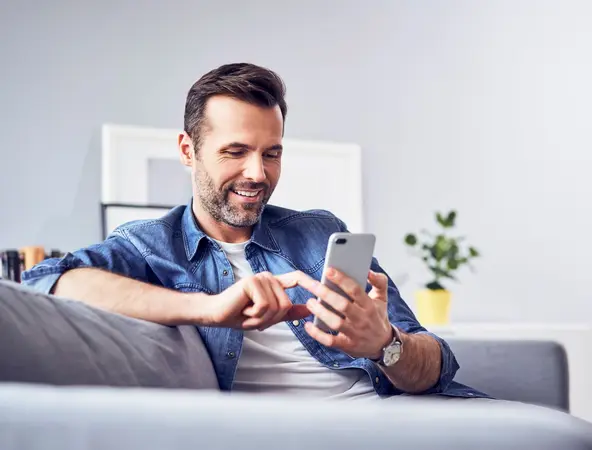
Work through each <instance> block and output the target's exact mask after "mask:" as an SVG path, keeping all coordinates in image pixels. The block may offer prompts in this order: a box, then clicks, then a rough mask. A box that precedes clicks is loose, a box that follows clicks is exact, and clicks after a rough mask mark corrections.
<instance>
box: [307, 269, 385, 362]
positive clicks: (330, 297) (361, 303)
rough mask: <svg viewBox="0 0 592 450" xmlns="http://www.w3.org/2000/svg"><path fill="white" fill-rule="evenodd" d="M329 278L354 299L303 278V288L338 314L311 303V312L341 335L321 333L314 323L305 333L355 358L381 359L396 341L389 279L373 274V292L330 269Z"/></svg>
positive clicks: (312, 301) (318, 304)
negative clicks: (390, 315)
mask: <svg viewBox="0 0 592 450" xmlns="http://www.w3.org/2000/svg"><path fill="white" fill-rule="evenodd" d="M327 276H328V278H329V279H330V280H331V281H332V282H333V283H335V284H336V285H337V286H339V287H340V288H341V289H342V290H343V291H344V292H345V293H346V294H347V295H348V296H349V297H350V298H351V299H352V301H350V300H348V299H347V298H345V297H343V296H341V295H339V294H337V293H336V292H334V291H332V290H331V289H329V288H328V287H326V286H324V285H322V284H321V283H318V282H316V281H312V282H311V281H309V280H308V279H305V278H302V279H300V280H299V284H300V285H301V286H302V287H304V288H305V289H307V290H309V291H310V292H312V293H313V294H315V295H316V296H318V297H319V298H321V299H322V300H323V301H324V302H325V303H327V304H328V305H329V306H331V307H332V308H333V309H335V310H336V311H338V312H339V313H340V315H341V316H340V315H338V314H336V313H335V312H333V311H331V310H329V309H328V308H326V307H325V306H323V304H322V303H321V302H319V301H317V300H316V299H310V300H309V301H308V302H307V306H308V309H309V310H310V311H311V312H312V313H313V314H314V315H316V316H317V317H318V318H319V319H321V320H322V321H323V322H324V323H325V324H327V326H329V328H331V329H332V330H334V331H338V334H337V335H332V334H328V333H325V332H324V331H321V330H320V329H319V328H318V327H316V326H315V325H313V324H312V323H311V322H307V323H306V325H305V329H306V331H307V332H308V334H309V335H310V336H311V337H312V338H314V339H316V340H317V341H318V342H320V343H321V344H323V345H326V346H327V347H335V348H337V349H339V350H341V351H343V352H345V353H347V354H349V355H350V356H352V357H354V358H378V357H380V355H381V352H382V348H383V347H385V346H386V345H387V344H388V343H389V342H390V341H391V340H392V338H393V329H392V327H391V324H390V323H389V319H388V313H387V301H388V291H387V289H388V279H387V277H386V275H384V274H381V273H375V272H372V271H370V273H369V274H368V281H369V282H370V284H371V285H372V290H371V291H370V293H369V294H366V292H365V290H364V289H363V288H362V287H361V286H360V285H358V284H357V283H356V282H355V281H354V280H352V279H351V278H349V277H347V276H345V275H344V274H343V273H341V272H339V271H337V270H335V269H329V270H328V271H327Z"/></svg>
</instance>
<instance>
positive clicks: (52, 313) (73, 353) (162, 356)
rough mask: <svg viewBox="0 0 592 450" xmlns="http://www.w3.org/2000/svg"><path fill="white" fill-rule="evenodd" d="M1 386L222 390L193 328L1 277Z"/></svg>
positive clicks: (199, 338) (198, 336)
mask: <svg viewBox="0 0 592 450" xmlns="http://www.w3.org/2000/svg"><path fill="white" fill-rule="evenodd" d="M0 381H16V382H35V383H49V384H57V385H106V386H144V387H162V388H186V389H199V388H205V389H218V382H217V379H216V376H215V373H214V369H213V367H212V363H211V361H210V358H209V356H208V353H207V351H206V349H205V347H204V345H203V342H202V340H201V337H200V335H199V333H198V332H197V329H196V328H195V327H192V326H179V327H166V326H162V325H157V324H154V323H150V322H145V321H141V320H135V319H131V318H128V317H124V316H121V315H118V314H112V313H108V312H106V311H102V310H99V309H96V308H92V307H90V306H88V305H85V304H83V303H81V302H77V301H72V300H66V299H62V298H58V297H54V296H48V295H44V294H41V293H38V292H36V291H33V290H32V289H30V288H26V287H24V286H21V285H18V284H16V283H12V282H8V281H1V280H0Z"/></svg>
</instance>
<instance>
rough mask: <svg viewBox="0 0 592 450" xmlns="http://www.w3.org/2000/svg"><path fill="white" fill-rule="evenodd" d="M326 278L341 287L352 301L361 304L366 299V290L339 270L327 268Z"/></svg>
mask: <svg viewBox="0 0 592 450" xmlns="http://www.w3.org/2000/svg"><path fill="white" fill-rule="evenodd" d="M327 278H329V279H330V280H331V281H332V282H333V283H335V284H336V285H337V286H339V287H340V288H341V289H343V292H345V293H346V294H347V295H348V296H349V297H350V298H351V299H352V300H353V301H354V303H358V304H363V303H364V301H366V299H367V297H368V296H367V295H366V291H365V290H364V289H363V288H362V286H360V285H359V284H358V283H357V282H356V281H354V280H353V279H351V278H350V277H348V276H347V275H345V274H344V273H343V272H340V271H339V270H336V269H333V268H331V267H330V268H329V269H328V270H327Z"/></svg>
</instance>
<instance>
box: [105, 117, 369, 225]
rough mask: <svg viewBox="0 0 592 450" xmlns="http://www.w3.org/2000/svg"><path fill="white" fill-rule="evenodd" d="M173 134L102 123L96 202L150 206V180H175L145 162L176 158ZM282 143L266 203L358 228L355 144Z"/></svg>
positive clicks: (181, 172)
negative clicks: (329, 215) (320, 213)
mask: <svg viewBox="0 0 592 450" xmlns="http://www.w3.org/2000/svg"><path fill="white" fill-rule="evenodd" d="M178 133H179V131H178V130H174V129H159V128H144V127H135V126H127V125H110V124H108V125H104V126H103V132H102V186H101V187H102V191H101V192H102V194H101V201H102V203H103V204H127V205H150V198H149V191H150V190H151V189H150V184H153V183H157V184H158V185H162V186H163V189H165V188H166V187H167V185H169V184H170V183H171V182H174V181H175V180H174V179H171V177H168V178H167V179H161V180H159V179H152V177H150V176H149V166H150V164H149V163H150V162H152V164H154V162H155V161H158V160H166V162H167V163H169V164H170V161H171V160H174V161H179V156H178V150H177V135H178ZM283 145H284V153H283V156H282V175H281V178H280V182H279V184H278V186H277V188H276V190H275V192H274V194H273V196H272V198H271V202H270V203H272V204H274V205H278V206H283V207H286V208H291V209H296V210H303V209H315V208H320V209H327V210H329V211H331V212H333V213H334V214H335V215H337V216H338V217H339V218H340V219H342V220H343V221H344V222H345V223H346V224H347V225H348V228H349V230H350V231H352V232H360V231H363V229H364V220H363V207H362V156H361V148H360V147H359V146H358V145H356V144H351V143H335V142H323V141H306V140H299V139H284V140H283ZM179 167H180V170H179V173H178V174H179V176H181V177H183V176H187V177H189V173H188V172H187V171H184V170H182V169H181V168H182V166H181V163H180V162H179ZM184 182H186V180H185V181H184ZM152 191H154V184H153V185H152ZM190 196H191V192H187V194H186V197H184V198H180V199H179V198H171V200H170V202H167V203H169V204H170V205H171V206H174V205H176V204H179V203H181V202H182V203H184V202H186V201H187V200H188V199H189V198H190Z"/></svg>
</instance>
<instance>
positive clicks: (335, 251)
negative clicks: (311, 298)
mask: <svg viewBox="0 0 592 450" xmlns="http://www.w3.org/2000/svg"><path fill="white" fill-rule="evenodd" d="M375 243H376V236H375V235H373V234H371V233H333V234H332V235H331V236H330V237H329V242H328V245H327V253H326V255H325V265H324V267H323V275H322V278H321V283H322V284H324V285H326V286H327V287H328V288H329V289H331V290H333V291H335V292H337V293H338V294H340V295H342V296H344V297H345V298H347V299H350V298H349V296H348V295H347V294H346V293H345V292H343V291H342V290H341V288H339V287H338V286H337V285H335V284H334V283H332V282H331V281H330V280H328V279H327V277H326V271H327V268H328V267H333V268H334V269H337V270H339V271H340V272H342V273H344V274H345V275H347V276H348V277H350V278H352V279H353V280H354V281H356V283H358V284H359V285H360V286H362V288H363V289H365V288H366V283H367V281H368V272H369V271H370V265H371V264H372V256H373V255H374V245H375ZM317 300H318V301H319V302H321V303H322V304H323V306H325V307H326V308H327V309H329V310H330V311H333V312H335V313H336V314H338V315H340V316H341V313H339V312H338V311H335V310H334V309H333V308H332V307H331V306H330V305H328V304H327V303H325V302H324V301H323V299H321V298H318V299H317ZM350 300H351V299H350ZM313 323H314V324H315V325H316V326H317V327H319V328H320V329H321V330H323V331H325V332H327V333H331V332H333V330H331V329H330V328H329V327H328V326H327V325H326V324H325V323H324V322H323V321H322V320H320V319H319V318H318V317H316V316H315V318H314V321H313Z"/></svg>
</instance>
